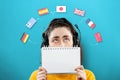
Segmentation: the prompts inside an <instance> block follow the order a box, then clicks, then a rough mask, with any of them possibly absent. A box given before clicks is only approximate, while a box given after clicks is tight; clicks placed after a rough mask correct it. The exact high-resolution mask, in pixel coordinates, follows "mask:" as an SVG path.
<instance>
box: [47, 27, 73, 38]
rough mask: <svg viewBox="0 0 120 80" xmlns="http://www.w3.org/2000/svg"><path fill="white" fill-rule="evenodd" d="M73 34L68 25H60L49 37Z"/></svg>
mask: <svg viewBox="0 0 120 80" xmlns="http://www.w3.org/2000/svg"><path fill="white" fill-rule="evenodd" d="M60 36H72V33H71V31H70V30H69V29H68V28H66V27H58V28H55V29H54V30H52V31H51V32H50V35H49V37H60Z"/></svg>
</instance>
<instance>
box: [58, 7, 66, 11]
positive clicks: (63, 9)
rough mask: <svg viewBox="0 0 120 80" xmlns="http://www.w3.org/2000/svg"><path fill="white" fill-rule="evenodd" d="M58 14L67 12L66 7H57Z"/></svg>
mask: <svg viewBox="0 0 120 80" xmlns="http://www.w3.org/2000/svg"><path fill="white" fill-rule="evenodd" d="M56 12H66V6H56Z"/></svg>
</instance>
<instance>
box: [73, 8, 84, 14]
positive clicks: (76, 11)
mask: <svg viewBox="0 0 120 80" xmlns="http://www.w3.org/2000/svg"><path fill="white" fill-rule="evenodd" d="M74 14H77V15H80V16H84V14H85V11H82V10H79V9H77V8H75V10H74Z"/></svg>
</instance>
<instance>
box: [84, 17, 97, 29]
mask: <svg viewBox="0 0 120 80" xmlns="http://www.w3.org/2000/svg"><path fill="white" fill-rule="evenodd" d="M86 23H87V24H88V26H90V28H92V29H93V28H94V27H95V26H96V25H95V23H94V22H93V21H91V20H90V19H87V21H86Z"/></svg>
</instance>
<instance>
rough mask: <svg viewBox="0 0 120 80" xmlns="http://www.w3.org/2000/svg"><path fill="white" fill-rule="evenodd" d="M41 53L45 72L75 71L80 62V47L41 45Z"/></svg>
mask: <svg viewBox="0 0 120 80" xmlns="http://www.w3.org/2000/svg"><path fill="white" fill-rule="evenodd" d="M41 54H42V56H41V58H42V67H44V68H45V69H46V70H47V73H75V71H74V69H75V67H77V66H79V65H80V64H81V61H80V60H81V59H80V58H81V56H80V47H42V49H41Z"/></svg>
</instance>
